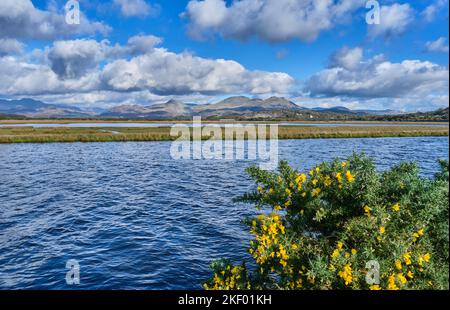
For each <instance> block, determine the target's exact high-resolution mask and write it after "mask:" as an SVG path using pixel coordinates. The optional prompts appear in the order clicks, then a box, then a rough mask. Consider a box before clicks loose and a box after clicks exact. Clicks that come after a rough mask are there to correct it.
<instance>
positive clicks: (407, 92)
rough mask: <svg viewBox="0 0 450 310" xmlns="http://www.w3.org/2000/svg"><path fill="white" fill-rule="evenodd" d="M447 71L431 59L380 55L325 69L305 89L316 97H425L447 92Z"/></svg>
mask: <svg viewBox="0 0 450 310" xmlns="http://www.w3.org/2000/svg"><path fill="white" fill-rule="evenodd" d="M347 51H348V53H350V54H351V53H354V50H352V49H347ZM448 74H449V71H448V68H447V67H442V66H439V65H437V64H433V63H431V62H429V61H419V60H404V61H402V62H400V63H392V62H390V61H388V60H386V59H385V58H384V57H383V56H380V55H379V56H375V57H373V58H371V59H369V60H366V61H365V60H360V62H359V63H358V64H356V65H354V66H351V67H344V66H342V65H340V64H336V65H335V66H332V67H330V68H327V69H325V70H322V71H320V72H318V73H316V74H314V75H313V76H312V77H311V78H310V79H309V80H308V82H307V86H306V90H307V91H309V92H310V93H311V94H312V95H313V96H331V97H332V96H343V97H354V98H406V97H416V96H419V97H422V98H423V97H424V96H428V95H431V94H446V93H448Z"/></svg>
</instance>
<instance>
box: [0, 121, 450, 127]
mask: <svg viewBox="0 0 450 310" xmlns="http://www.w3.org/2000/svg"><path fill="white" fill-rule="evenodd" d="M175 124H179V123H68V124H56V123H53V124H52V123H22V124H0V127H33V128H47V127H68V128H83V127H84V128H86V127H121V128H123V127H133V128H136V127H137V128H160V127H171V126H174V125H175ZM183 124H184V125H187V126H192V123H191V124H190V123H183ZM204 124H206V123H204ZM208 125H210V126H211V125H214V126H225V124H208ZM278 125H280V126H302V127H393V126H394V127H397V126H400V127H402V126H408V127H411V126H412V127H417V126H426V127H448V126H449V124H448V123H435V124H432V123H427V124H420V123H417V124H404V123H403V124H402V123H400V124H399V123H375V122H374V123H299V122H289V123H287V122H282V123H278Z"/></svg>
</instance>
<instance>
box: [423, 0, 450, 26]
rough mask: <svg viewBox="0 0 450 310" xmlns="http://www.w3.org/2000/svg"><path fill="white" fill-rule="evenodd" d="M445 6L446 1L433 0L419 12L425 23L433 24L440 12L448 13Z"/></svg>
mask: <svg viewBox="0 0 450 310" xmlns="http://www.w3.org/2000/svg"><path fill="white" fill-rule="evenodd" d="M447 4H448V0H435V1H434V2H433V3H432V4H430V5H429V6H427V7H426V8H425V9H424V10H423V11H422V12H421V14H422V17H423V18H424V19H425V21H426V22H429V23H431V22H433V21H434V20H435V18H436V16H437V15H438V14H439V12H440V11H444V12H448V8H446V6H447Z"/></svg>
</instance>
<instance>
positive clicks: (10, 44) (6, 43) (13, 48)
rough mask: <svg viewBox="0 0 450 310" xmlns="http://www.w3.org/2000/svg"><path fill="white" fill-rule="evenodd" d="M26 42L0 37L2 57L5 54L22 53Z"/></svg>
mask: <svg viewBox="0 0 450 310" xmlns="http://www.w3.org/2000/svg"><path fill="white" fill-rule="evenodd" d="M24 46H25V45H24V44H23V43H22V42H19V41H17V40H16V39H0V57H1V56H5V55H14V54H20V53H22V51H23V48H24Z"/></svg>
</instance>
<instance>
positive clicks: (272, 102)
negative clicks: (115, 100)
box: [102, 97, 304, 119]
mask: <svg viewBox="0 0 450 310" xmlns="http://www.w3.org/2000/svg"><path fill="white" fill-rule="evenodd" d="M274 110H290V111H300V110H304V108H301V107H299V106H298V105H296V104H295V103H293V102H292V101H289V100H287V99H285V98H279V97H271V98H269V99H266V100H263V99H251V98H247V97H230V98H227V99H225V100H222V101H220V102H217V103H213V104H189V103H184V102H181V101H176V100H170V101H168V102H166V103H163V104H155V105H150V106H140V105H121V106H117V107H114V108H112V109H110V110H108V111H106V112H104V113H102V116H107V117H123V118H127V117H131V118H166V119H167V118H173V119H177V118H183V117H184V118H187V117H192V116H194V115H200V116H204V117H222V116H226V115H234V114H246V113H255V112H263V111H274Z"/></svg>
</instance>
